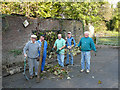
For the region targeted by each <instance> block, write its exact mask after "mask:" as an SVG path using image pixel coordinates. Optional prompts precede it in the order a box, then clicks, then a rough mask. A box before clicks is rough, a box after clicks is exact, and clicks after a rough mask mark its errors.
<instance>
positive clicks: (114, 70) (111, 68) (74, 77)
mask: <svg viewBox="0 0 120 90" xmlns="http://www.w3.org/2000/svg"><path fill="white" fill-rule="evenodd" d="M97 51H98V52H97V56H95V55H94V53H92V58H91V71H90V73H89V74H87V73H86V72H83V73H80V55H77V56H75V57H74V66H68V68H70V69H71V72H70V73H69V76H70V77H71V79H70V80H68V79H67V78H64V79H57V78H52V79H51V77H53V76H52V75H49V76H48V78H45V79H43V80H41V82H40V83H36V79H35V78H34V79H32V80H30V81H26V80H25V79H24V76H23V74H22V73H19V74H15V75H12V76H8V77H4V78H3V81H2V84H3V87H4V88H118V49H112V48H99V49H98V50H97ZM65 68H66V67H65ZM98 82H99V83H98Z"/></svg>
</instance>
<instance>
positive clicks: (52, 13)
mask: <svg viewBox="0 0 120 90" xmlns="http://www.w3.org/2000/svg"><path fill="white" fill-rule="evenodd" d="M1 12H2V14H8V15H11V14H20V15H25V16H28V17H39V18H48V17H51V18H66V19H77V20H83V21H84V23H85V24H88V23H93V24H94V26H99V25H100V22H102V21H107V22H108V21H110V20H112V19H113V22H115V26H114V28H118V14H116V15H114V17H113V16H112V14H113V8H110V5H109V3H108V2H2V10H1ZM115 12H118V9H116V10H115ZM99 29H100V28H99Z"/></svg>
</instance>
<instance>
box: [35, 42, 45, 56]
mask: <svg viewBox="0 0 120 90" xmlns="http://www.w3.org/2000/svg"><path fill="white" fill-rule="evenodd" d="M37 42H38V43H39V45H40V47H41V45H42V43H41V41H40V40H38V41H37ZM38 53H39V56H40V51H38ZM43 55H44V56H46V55H47V41H46V40H45V41H44V51H43Z"/></svg>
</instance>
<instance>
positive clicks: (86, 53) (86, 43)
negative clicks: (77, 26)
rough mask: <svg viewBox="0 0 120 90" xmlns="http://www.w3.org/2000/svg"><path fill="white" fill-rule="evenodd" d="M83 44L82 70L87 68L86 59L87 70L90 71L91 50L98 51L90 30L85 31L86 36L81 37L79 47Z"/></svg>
mask: <svg viewBox="0 0 120 90" xmlns="http://www.w3.org/2000/svg"><path fill="white" fill-rule="evenodd" d="M80 46H81V68H82V69H81V72H83V71H84V69H85V60H86V72H87V73H89V72H90V51H91V50H94V51H95V52H96V48H95V45H94V42H93V40H92V38H90V37H89V32H88V31H85V32H84V37H83V38H81V40H80V42H79V44H78V47H80Z"/></svg>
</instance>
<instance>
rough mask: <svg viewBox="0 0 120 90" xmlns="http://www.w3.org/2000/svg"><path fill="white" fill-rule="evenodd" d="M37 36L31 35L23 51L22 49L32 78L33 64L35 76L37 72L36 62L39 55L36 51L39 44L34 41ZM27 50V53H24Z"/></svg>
mask: <svg viewBox="0 0 120 90" xmlns="http://www.w3.org/2000/svg"><path fill="white" fill-rule="evenodd" d="M36 38H37V36H36V35H31V40H30V41H29V42H28V43H27V44H26V45H25V47H24V49H23V51H24V57H28V65H29V73H30V79H32V78H33V76H34V75H33V67H34V66H35V76H37V72H38V63H37V58H38V56H39V54H38V51H40V45H39V43H38V42H37V41H36ZM26 51H28V53H26Z"/></svg>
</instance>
